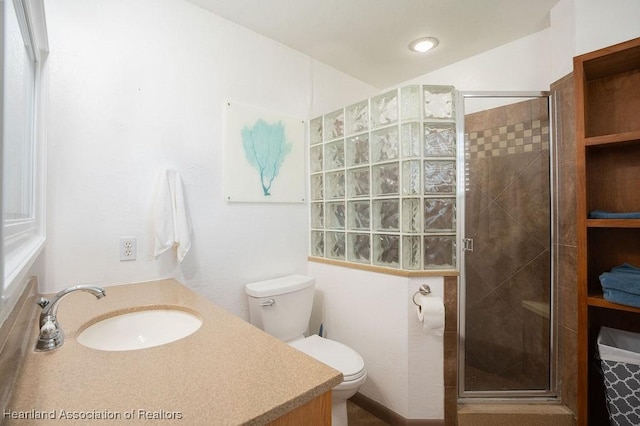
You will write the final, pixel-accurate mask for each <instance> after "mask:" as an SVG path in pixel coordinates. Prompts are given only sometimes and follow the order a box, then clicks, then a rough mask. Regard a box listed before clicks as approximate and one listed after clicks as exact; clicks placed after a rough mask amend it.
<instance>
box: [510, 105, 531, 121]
mask: <svg viewBox="0 0 640 426" xmlns="http://www.w3.org/2000/svg"><path fill="white" fill-rule="evenodd" d="M531 104H532V102H531V101H523V102H518V103H515V104H511V105H507V106H506V120H507V121H506V123H507V125H509V124H517V123H530V122H531Z"/></svg>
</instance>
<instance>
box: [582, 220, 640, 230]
mask: <svg viewBox="0 0 640 426" xmlns="http://www.w3.org/2000/svg"><path fill="white" fill-rule="evenodd" d="M587 227H588V228H640V219H587Z"/></svg>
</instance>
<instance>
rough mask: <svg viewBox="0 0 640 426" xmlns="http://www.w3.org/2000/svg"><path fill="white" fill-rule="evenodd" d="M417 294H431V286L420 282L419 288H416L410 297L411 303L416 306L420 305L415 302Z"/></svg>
mask: <svg viewBox="0 0 640 426" xmlns="http://www.w3.org/2000/svg"><path fill="white" fill-rule="evenodd" d="M418 294H421V295H423V296H428V295H430V294H431V287H429V286H428V285H426V284H422V285H421V286H420V288H419V289H418V291H416V292H415V293H413V297H412V298H411V300H413V304H414V305H416V306H420V304H419V303H418V302H416V296H417V295H418Z"/></svg>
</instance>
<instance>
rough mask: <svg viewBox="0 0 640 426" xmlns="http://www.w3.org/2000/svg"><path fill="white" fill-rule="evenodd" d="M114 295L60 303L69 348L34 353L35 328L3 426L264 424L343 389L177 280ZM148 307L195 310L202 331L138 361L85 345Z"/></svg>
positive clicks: (321, 369)
mask: <svg viewBox="0 0 640 426" xmlns="http://www.w3.org/2000/svg"><path fill="white" fill-rule="evenodd" d="M106 294H107V296H106V297H105V298H103V299H101V300H97V299H96V298H95V297H94V296H93V295H91V294H90V293H87V292H75V293H72V294H69V295H68V296H66V297H65V299H64V300H62V301H61V303H60V306H59V309H58V321H59V323H60V324H61V327H62V329H63V330H64V332H65V343H64V345H63V346H62V347H61V348H59V349H57V350H54V351H51V352H44V353H42V352H41V353H38V352H35V351H33V347H34V346H35V342H36V339H37V330H35V327H34V333H33V336H32V337H31V342H30V345H31V346H30V350H29V351H28V354H27V356H26V357H25V359H24V363H23V366H22V369H21V372H20V375H19V377H18V380H17V384H16V387H15V389H14V392H13V395H12V398H11V400H10V402H9V404H8V407H7V408H6V409H5V412H4V413H0V414H3V417H2V418H0V423H2V424H7V425H36V424H37V425H49V424H57V423H64V424H69V423H72V424H73V423H75V424H136V423H137V424H156V423H157V424H184V425H214V424H228V425H235V424H264V423H267V422H269V421H271V420H273V419H276V418H278V417H280V416H281V415H283V414H285V413H287V412H289V411H290V410H292V409H294V408H296V407H298V406H300V405H302V404H304V403H306V402H308V401H310V400H312V399H313V398H315V397H317V396H320V395H322V394H323V393H325V392H327V391H329V390H330V389H331V388H332V387H334V386H335V385H337V384H339V383H340V382H341V381H342V374H341V373H340V372H338V371H336V370H334V369H333V368H331V367H329V366H327V365H325V364H323V363H321V362H318V361H316V360H315V359H313V358H311V357H309V356H307V355H305V354H303V353H301V352H299V351H297V350H296V349H294V348H291V347H289V346H288V345H287V344H284V343H282V342H281V341H279V340H277V339H276V338H274V337H272V336H270V335H268V334H266V333H264V332H263V331H261V330H259V329H257V328H255V327H253V326H252V325H251V324H249V323H247V322H246V321H243V320H242V319H240V318H238V317H236V316H235V315H233V314H231V313H229V312H228V311H226V310H224V309H222V308H220V307H218V306H216V305H215V304H213V303H211V302H210V301H208V300H207V299H205V298H203V297H201V296H199V295H198V294H196V293H195V292H193V291H191V290H190V289H188V288H186V287H185V286H183V285H182V284H180V283H178V282H177V281H175V280H162V281H153V282H145V283H136V284H127V285H121V286H114V287H106ZM141 306H181V307H183V308H187V309H191V310H195V311H197V312H198V313H199V314H200V316H201V317H202V320H203V322H202V326H201V327H200V328H199V329H198V330H197V331H196V332H195V333H193V334H192V335H190V336H187V337H185V338H183V339H181V340H178V341H176V342H173V343H169V344H166V345H163V346H158V347H154V348H148V349H143V350H137V351H124V352H106V351H99V350H95V349H90V348H87V347H85V346H82V345H80V344H79V343H78V342H77V341H76V336H77V335H78V334H79V332H81V331H82V330H83V329H84V328H86V327H87V326H88V325H89V324H91V323H92V322H93V321H95V318H96V317H101V316H102V317H104V316H105V315H108V314H110V313H113V312H126V311H128V310H134V309H135V308H138V307H141ZM16 417H22V418H16ZM24 417H28V418H27V419H24ZM38 417H40V419H38ZM34 418H35V419H34ZM74 418H75V419H77V420H75V421H70V420H69V419H74ZM91 418H93V419H91ZM96 418H103V420H97V419H96ZM154 419H155V420H154ZM3 421H4V423H3Z"/></svg>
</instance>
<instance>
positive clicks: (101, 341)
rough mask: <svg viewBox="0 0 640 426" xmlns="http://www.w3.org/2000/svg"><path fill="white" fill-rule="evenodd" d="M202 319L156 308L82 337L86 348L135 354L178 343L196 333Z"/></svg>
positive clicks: (100, 323)
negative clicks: (132, 352)
mask: <svg viewBox="0 0 640 426" xmlns="http://www.w3.org/2000/svg"><path fill="white" fill-rule="evenodd" d="M200 325H202V319H201V318H200V317H199V316H197V315H195V314H192V313H190V312H186V311H182V310H178V309H171V308H154V309H147V310H141V311H134V312H129V313H125V314H120V315H116V316H113V317H109V318H106V319H103V320H102V321H98V322H97V323H95V324H92V325H90V326H89V327H87V328H86V329H85V330H84V331H82V332H81V333H80V334H79V335H78V339H77V340H78V342H79V343H80V344H82V345H84V346H87V347H89V348H93V349H99V350H102V351H133V350H137V349H146V348H152V347H154V346H160V345H165V344H167V343H171V342H175V341H176V340H180V339H182V338H184V337H187V336H188V335H190V334H192V333H194V332H195V331H196V330H198V329H199V328H200Z"/></svg>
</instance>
